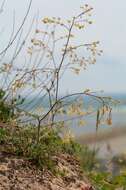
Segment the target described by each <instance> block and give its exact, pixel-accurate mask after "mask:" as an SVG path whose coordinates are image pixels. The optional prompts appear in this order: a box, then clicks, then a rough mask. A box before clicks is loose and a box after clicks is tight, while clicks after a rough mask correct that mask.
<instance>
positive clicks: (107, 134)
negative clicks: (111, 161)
mask: <svg viewBox="0 0 126 190" xmlns="http://www.w3.org/2000/svg"><path fill="white" fill-rule="evenodd" d="M77 140H78V142H79V143H81V144H86V145H89V146H90V147H91V148H98V149H99V155H100V157H105V156H106V155H108V154H110V155H112V156H113V155H116V154H121V153H126V126H125V127H117V128H111V129H110V130H106V131H101V132H98V133H97V134H96V133H91V134H87V135H83V136H80V137H78V138H77Z"/></svg>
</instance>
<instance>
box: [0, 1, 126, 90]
mask: <svg viewBox="0 0 126 190" xmlns="http://www.w3.org/2000/svg"><path fill="white" fill-rule="evenodd" d="M1 2H2V0H0V3H1ZM28 2H29V0H21V1H20V0H6V2H5V7H4V12H5V13H6V14H5V15H4V16H3V17H2V19H1V18H0V22H1V23H2V25H3V27H4V26H6V32H5V34H4V35H3V38H2V40H3V41H6V40H5V39H6V37H5V36H6V35H7V32H9V31H10V28H11V27H12V24H11V23H12V20H13V11H14V10H15V14H16V25H17V26H18V25H19V24H20V23H21V20H22V17H23V16H24V15H25V12H26V9H27V6H28ZM87 3H88V4H89V5H91V6H92V7H93V8H94V11H93V16H92V20H93V25H91V26H90V27H88V29H87V30H86V31H85V36H82V38H84V40H85V39H89V41H91V40H96V41H97V40H99V41H100V43H101V48H102V49H103V51H104V53H103V55H102V56H101V57H99V58H98V60H97V63H96V65H92V66H89V67H88V68H87V70H86V71H84V72H82V73H81V74H80V76H79V77H78V76H74V77H73V75H70V74H69V73H67V74H66V75H65V77H64V80H63V81H62V83H61V87H62V90H61V91H81V90H83V89H85V88H90V89H92V90H104V91H105V92H106V93H108V92H110V93H112V92H116V93H126V87H125V81H126V22H125V18H126V11H125V10H126V0H121V1H118V0H102V1H101V0H87V1H85V0H33V3H32V7H31V11H30V14H29V17H28V21H27V22H29V21H31V20H32V18H33V16H34V15H35V14H36V13H37V12H38V11H39V16H40V18H43V17H44V16H60V17H62V18H67V17H70V16H72V15H74V14H75V13H76V12H78V10H79V7H80V6H81V5H84V4H87ZM3 14H4V13H3ZM25 27H26V28H27V26H25Z"/></svg>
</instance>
